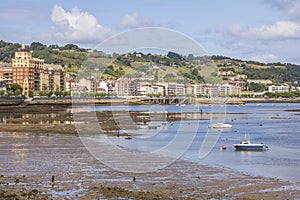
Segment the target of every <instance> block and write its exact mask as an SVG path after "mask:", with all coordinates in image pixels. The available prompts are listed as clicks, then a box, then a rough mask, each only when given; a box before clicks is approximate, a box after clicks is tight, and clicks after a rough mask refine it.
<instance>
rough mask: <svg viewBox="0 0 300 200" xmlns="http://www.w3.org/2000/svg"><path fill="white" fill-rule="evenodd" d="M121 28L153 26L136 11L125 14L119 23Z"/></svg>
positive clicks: (153, 24)
mask: <svg viewBox="0 0 300 200" xmlns="http://www.w3.org/2000/svg"><path fill="white" fill-rule="evenodd" d="M119 26H120V27H121V28H137V27H150V26H155V23H153V22H152V21H151V20H147V19H144V18H142V17H141V16H139V15H138V14H137V13H131V14H128V15H125V16H124V17H123V18H122V19H121V20H120V23H119Z"/></svg>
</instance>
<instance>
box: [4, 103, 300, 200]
mask: <svg viewBox="0 0 300 200" xmlns="http://www.w3.org/2000/svg"><path fill="white" fill-rule="evenodd" d="M32 108H33V107H31V109H29V108H28V107H27V108H24V109H23V108H18V109H15V108H12V109H15V111H16V113H14V114H18V113H23V114H24V113H27V114H28V112H30V113H31V114H47V113H49V112H50V110H51V113H56V114H58V115H56V116H55V117H56V118H55V117H52V118H51V117H49V116H48V118H51V120H53V119H54V120H56V121H60V120H62V121H63V120H66V119H67V121H72V117H71V114H70V113H67V112H66V107H65V106H62V107H49V106H48V107H43V108H42V107H35V108H36V109H32ZM0 110H1V108H0ZM15 111H12V110H7V111H4V109H2V112H1V113H2V114H3V113H5V112H8V113H11V112H15ZM101 116H102V118H101V119H102V120H103V119H104V118H105V119H108V118H109V113H106V115H103V113H102V114H100V115H99V116H98V117H101ZM41 118H45V119H47V115H45V116H44V115H43V117H39V120H41ZM170 119H171V118H170ZM173 119H175V118H173ZM22 120H23V121H26V120H27V122H28V123H29V124H21V123H19V122H21V121H22ZM35 120H37V119H35V118H29V119H21V120H20V121H18V119H17V118H16V119H14V120H12V122H14V123H7V124H1V127H0V158H1V163H0V199H128V198H130V199H299V198H300V188H299V185H294V184H293V183H290V182H286V181H281V180H278V179H272V178H265V177H255V176H250V175H247V174H242V173H240V172H236V171H232V170H229V169H219V168H212V167H210V166H206V165H200V164H197V163H191V162H187V161H181V160H178V161H176V162H175V163H173V164H171V165H170V166H168V167H166V168H164V169H161V170H158V171H155V172H151V173H140V174H135V173H122V172H118V171H115V170H113V169H111V168H109V167H107V166H105V165H103V164H102V163H101V162H99V161H98V160H96V159H95V158H94V157H93V156H92V155H91V154H90V153H89V152H88V151H87V150H86V148H85V147H84V146H83V144H82V143H81V140H80V138H79V137H77V135H76V134H77V133H76V129H75V126H74V124H72V123H70V124H65V123H61V124H38V123H37V121H36V123H37V124H35V123H34V122H35ZM113 123H114V122H113V120H111V122H110V123H109V124H110V125H109V126H108V127H110V126H111V125H113ZM111 129H114V127H111ZM111 129H108V130H111ZM61 133H64V134H61ZM121 138H122V137H121ZM137 153H138V152H137ZM158 159H159V158H158ZM134 177H135V180H134Z"/></svg>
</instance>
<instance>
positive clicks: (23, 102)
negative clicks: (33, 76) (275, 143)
mask: <svg viewBox="0 0 300 200" xmlns="http://www.w3.org/2000/svg"><path fill="white" fill-rule="evenodd" d="M222 98H223V97H220V101H224V102H221V103H224V104H233V105H235V104H237V105H238V104H245V103H300V98H250V97H249V98H243V97H229V98H227V97H226V98H225V97H224V98H223V99H222ZM195 102H196V104H213V103H218V102H215V101H214V100H212V99H211V98H196V99H195ZM87 104H91V105H97V106H100V105H105V106H107V105H112V106H113V105H168V104H157V103H153V102H148V101H143V100H142V99H126V98H115V99H107V98H102V99H101V98H100V99H94V98H74V99H72V98H38V99H21V98H16V99H15V100H14V98H11V99H9V98H0V108H1V107H6V106H21V107H24V106H33V105H35V106H37V105H62V106H71V105H87ZM169 105H171V104H169Z"/></svg>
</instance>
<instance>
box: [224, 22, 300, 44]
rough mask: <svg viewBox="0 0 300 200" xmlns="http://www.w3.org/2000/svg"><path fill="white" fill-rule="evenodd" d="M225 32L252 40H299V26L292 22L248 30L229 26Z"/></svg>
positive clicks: (237, 26)
mask: <svg viewBox="0 0 300 200" xmlns="http://www.w3.org/2000/svg"><path fill="white" fill-rule="evenodd" d="M227 31H228V33H230V34H231V35H233V36H237V37H240V38H244V39H253V40H286V39H300V26H299V25H298V24H297V23H295V22H292V21H278V22H276V23H274V24H270V25H263V26H260V27H252V28H248V29H243V28H242V27H240V26H239V25H230V26H228V27H227Z"/></svg>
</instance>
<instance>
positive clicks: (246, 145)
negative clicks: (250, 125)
mask: <svg viewBox="0 0 300 200" xmlns="http://www.w3.org/2000/svg"><path fill="white" fill-rule="evenodd" d="M233 146H234V148H235V149H236V150H247V151H265V150H268V149H269V148H268V146H267V145H265V144H264V143H251V142H250V140H247V139H245V140H243V141H242V142H241V143H239V144H234V145H233Z"/></svg>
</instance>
